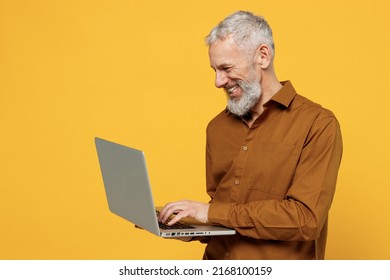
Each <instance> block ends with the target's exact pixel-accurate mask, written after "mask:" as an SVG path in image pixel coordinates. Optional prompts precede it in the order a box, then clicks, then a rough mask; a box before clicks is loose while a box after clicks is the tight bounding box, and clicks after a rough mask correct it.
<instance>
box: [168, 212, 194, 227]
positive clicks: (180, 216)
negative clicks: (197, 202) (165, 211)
mask: <svg viewBox="0 0 390 280" xmlns="http://www.w3.org/2000/svg"><path fill="white" fill-rule="evenodd" d="M188 214H189V212H188V211H186V210H182V211H180V212H179V213H177V215H176V216H174V217H173V218H172V219H171V220H170V221H169V222H168V225H169V226H171V225H173V224H175V223H177V222H178V221H180V220H181V219H183V218H185V217H188Z"/></svg>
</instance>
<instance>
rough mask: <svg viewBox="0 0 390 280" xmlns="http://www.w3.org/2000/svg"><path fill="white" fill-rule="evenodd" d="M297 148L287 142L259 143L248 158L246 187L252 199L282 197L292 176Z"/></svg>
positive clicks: (297, 153)
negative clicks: (251, 156)
mask: <svg viewBox="0 0 390 280" xmlns="http://www.w3.org/2000/svg"><path fill="white" fill-rule="evenodd" d="M299 154H300V153H299V149H298V147H297V145H295V144H289V143H260V144H259V145H258V146H256V147H255V148H254V153H253V154H252V155H253V158H251V160H249V165H250V168H249V170H250V171H249V182H248V189H249V190H251V191H252V194H251V196H252V198H254V199H262V198H263V199H272V198H274V199H283V198H284V196H285V195H286V193H287V191H288V189H289V187H290V186H291V183H292V180H293V178H294V173H295V170H296V167H297V164H298V160H299ZM253 191H255V192H253Z"/></svg>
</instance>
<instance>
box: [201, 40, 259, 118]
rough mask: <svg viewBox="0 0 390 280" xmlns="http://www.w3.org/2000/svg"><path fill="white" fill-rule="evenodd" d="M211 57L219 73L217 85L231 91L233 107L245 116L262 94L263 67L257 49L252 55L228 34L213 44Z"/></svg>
mask: <svg viewBox="0 0 390 280" xmlns="http://www.w3.org/2000/svg"><path fill="white" fill-rule="evenodd" d="M209 59H210V65H211V67H212V68H213V69H214V71H215V74H216V76H215V86H216V87H217V88H223V89H224V90H225V92H226V94H227V97H228V109H229V111H230V112H232V113H233V114H235V115H238V116H244V115H245V114H247V113H248V112H249V111H250V110H251V109H252V108H253V107H254V106H255V105H256V104H257V103H258V101H259V99H260V95H261V87H260V68H258V65H257V63H256V59H255V55H254V53H253V54H251V55H248V52H245V51H243V50H242V49H240V48H239V47H238V46H237V44H236V43H235V42H234V41H233V39H231V38H229V37H228V38H225V39H224V40H217V41H216V42H214V43H213V44H212V45H211V46H210V48H209Z"/></svg>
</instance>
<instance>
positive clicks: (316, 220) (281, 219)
mask: <svg viewBox="0 0 390 280" xmlns="http://www.w3.org/2000/svg"><path fill="white" fill-rule="evenodd" d="M341 155H342V137H341V132H340V127H339V123H338V122H337V120H336V118H335V117H334V116H333V115H329V114H326V115H321V114H320V115H319V116H318V117H317V118H316V119H315V121H314V122H313V125H312V127H311V129H310V131H309V133H308V135H307V137H306V141H305V143H304V145H303V147H302V150H301V155H300V160H299V163H298V165H297V167H296V172H295V175H294V178H293V181H292V184H291V186H290V188H289V190H288V192H287V194H286V196H285V197H284V199H283V200H281V201H278V200H259V201H252V202H249V203H245V204H238V203H219V202H218V203H217V202H213V201H211V205H210V208H209V216H208V218H209V221H210V222H213V223H218V224H221V225H224V226H227V227H231V228H234V229H236V231H238V232H239V233H240V234H241V235H244V236H248V237H252V238H257V239H268V240H285V241H293V240H295V241H296V240H313V239H316V238H318V236H319V235H320V232H321V229H322V228H323V226H324V224H325V222H326V220H327V217H328V212H329V209H330V206H331V203H332V200H333V196H334V193H335V188H336V180H337V174H338V169H339V166H340V162H341ZM208 160H211V159H209V158H208ZM207 179H208V184H207V192H208V194H209V195H210V196H211V197H212V196H213V193H215V184H213V182H212V181H210V180H212V177H211V176H210V175H209V177H207Z"/></svg>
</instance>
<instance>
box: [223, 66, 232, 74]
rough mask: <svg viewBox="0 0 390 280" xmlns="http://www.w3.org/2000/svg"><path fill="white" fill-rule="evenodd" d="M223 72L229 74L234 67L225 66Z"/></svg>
mask: <svg viewBox="0 0 390 280" xmlns="http://www.w3.org/2000/svg"><path fill="white" fill-rule="evenodd" d="M222 70H223V71H225V72H227V73H229V72H230V71H232V67H231V66H225V67H223V69H222Z"/></svg>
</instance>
